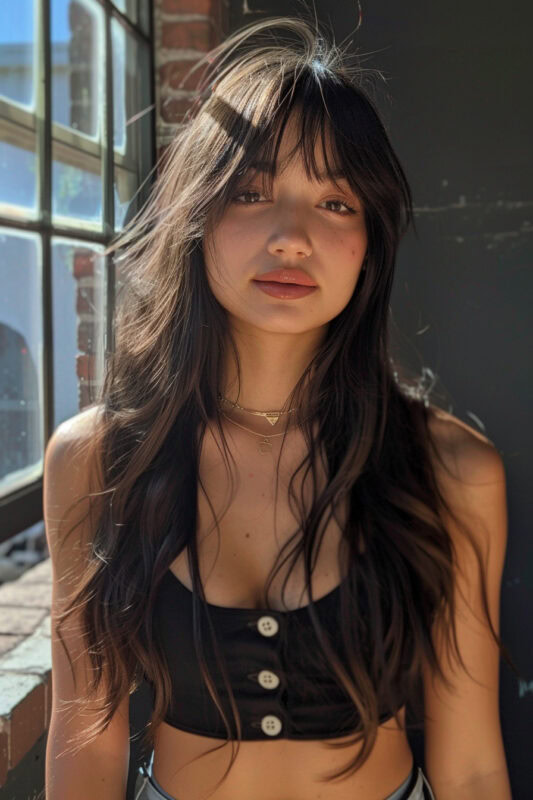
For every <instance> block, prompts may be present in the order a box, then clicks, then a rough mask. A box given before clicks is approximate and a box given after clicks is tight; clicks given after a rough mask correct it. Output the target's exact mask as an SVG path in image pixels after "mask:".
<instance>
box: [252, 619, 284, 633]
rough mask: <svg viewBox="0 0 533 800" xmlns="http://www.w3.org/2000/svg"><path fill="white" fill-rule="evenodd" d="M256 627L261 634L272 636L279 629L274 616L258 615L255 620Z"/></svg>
mask: <svg viewBox="0 0 533 800" xmlns="http://www.w3.org/2000/svg"><path fill="white" fill-rule="evenodd" d="M257 629H258V631H259V633H262V634H263V636H274V635H275V634H276V633H277V632H278V629H279V625H278V621H277V619H275V617H269V616H265V617H259V619H258V620H257Z"/></svg>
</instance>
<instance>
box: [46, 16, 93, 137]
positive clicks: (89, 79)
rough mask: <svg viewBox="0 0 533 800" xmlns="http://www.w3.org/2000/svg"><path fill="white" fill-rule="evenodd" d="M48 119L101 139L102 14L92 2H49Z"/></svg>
mask: <svg viewBox="0 0 533 800" xmlns="http://www.w3.org/2000/svg"><path fill="white" fill-rule="evenodd" d="M51 26H52V119H53V121H54V122H59V123H61V124H62V125H65V126H66V127H69V128H72V129H73V130H76V131H79V132H81V133H84V134H86V135H87V136H90V137H91V138H94V139H98V140H100V139H101V109H102V101H103V98H104V83H105V82H104V63H105V60H104V12H103V9H102V6H101V5H100V4H99V3H97V2H95V0H51Z"/></svg>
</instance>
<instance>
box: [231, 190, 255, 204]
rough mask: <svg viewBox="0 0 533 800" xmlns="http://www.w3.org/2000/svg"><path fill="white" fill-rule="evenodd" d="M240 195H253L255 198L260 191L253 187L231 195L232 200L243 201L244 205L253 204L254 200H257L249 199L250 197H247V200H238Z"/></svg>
mask: <svg viewBox="0 0 533 800" xmlns="http://www.w3.org/2000/svg"><path fill="white" fill-rule="evenodd" d="M240 197H247V198H251V197H255V198H257V197H260V192H256V191H255V189H246V190H245V191H244V192H241V193H240V194H236V195H234V196H233V197H232V200H233V201H234V202H236V203H243V204H244V205H254V204H255V203H256V202H258V201H257V200H250V199H248V200H239V198H240Z"/></svg>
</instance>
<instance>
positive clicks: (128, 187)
mask: <svg viewBox="0 0 533 800" xmlns="http://www.w3.org/2000/svg"><path fill="white" fill-rule="evenodd" d="M136 191H137V173H136V172H129V170H127V169H120V167H115V229H116V230H121V229H122V228H123V227H124V225H125V223H126V222H128V220H130V219H131V217H133V216H135V214H136V212H137V210H138V204H137V202H136V200H134V201H133V202H131V201H132V198H133V195H134V194H135V192H136Z"/></svg>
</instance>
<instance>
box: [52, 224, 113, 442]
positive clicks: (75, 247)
mask: <svg viewBox="0 0 533 800" xmlns="http://www.w3.org/2000/svg"><path fill="white" fill-rule="evenodd" d="M102 250H103V248H102V247H101V246H100V245H90V244H87V243H86V242H78V241H73V240H72V239H64V238H59V237H55V238H53V239H52V287H53V312H52V314H53V315H52V319H53V330H54V427H57V425H59V424H60V423H61V422H63V420H65V419H69V418H70V417H73V416H74V415H75V414H77V413H78V411H80V410H81V409H82V408H84V407H85V406H86V405H88V403H90V402H92V401H93V400H94V397H95V391H96V390H97V388H98V387H99V386H100V383H101V380H102V376H103V363H104V332H105V284H104V275H105V271H104V258H103V257H102V255H101V253H102Z"/></svg>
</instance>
